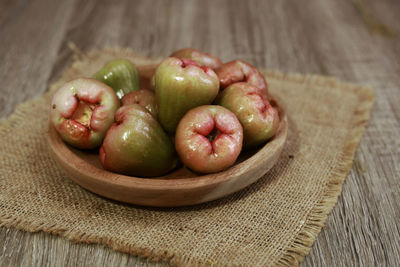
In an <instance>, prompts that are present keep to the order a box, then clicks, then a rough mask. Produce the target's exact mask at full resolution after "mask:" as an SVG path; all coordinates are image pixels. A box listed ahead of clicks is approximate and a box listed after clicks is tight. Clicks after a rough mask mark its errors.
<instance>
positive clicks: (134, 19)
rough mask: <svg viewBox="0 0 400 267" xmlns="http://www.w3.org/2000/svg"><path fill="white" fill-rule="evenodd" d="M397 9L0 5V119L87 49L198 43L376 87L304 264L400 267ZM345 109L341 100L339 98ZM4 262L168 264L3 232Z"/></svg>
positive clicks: (389, 3)
mask: <svg viewBox="0 0 400 267" xmlns="http://www.w3.org/2000/svg"><path fill="white" fill-rule="evenodd" d="M399 14H400V2H399V1H398V0H383V1H373V0H363V1H361V0H353V1H350V0H330V1H328V0H327V1H319V0H309V1H290V0H283V1H273V0H269V1H262V0H260V1H253V0H251V1H239V0H238V1H229V0H226V1H224V0H214V1H212V0H207V1H205V0H201V1H184V0H182V1H163V0H158V1H148V0H146V1H145V0H143V1H128V0H126V1H98V2H96V1H78V0H70V1H51V0H37V1H11V0H0V59H1V63H0V80H1V81H2V83H1V86H0V92H1V93H0V116H1V117H6V116H8V115H9V114H10V113H11V112H12V111H13V109H14V108H15V105H16V104H18V103H20V102H22V101H24V100H26V99H29V98H32V97H35V96H39V95H41V94H42V93H43V92H44V91H46V90H47V87H48V85H49V83H51V82H52V81H55V80H56V79H57V78H58V77H59V74H60V73H61V71H62V70H63V69H64V68H65V67H67V66H68V65H69V64H70V63H71V56H72V54H73V53H72V51H71V49H70V48H69V44H70V43H71V42H73V43H74V44H75V45H76V46H77V47H79V48H80V49H81V50H82V51H84V52H87V51H89V50H90V49H93V48H101V47H103V46H107V45H111V46H112V45H118V46H123V47H130V48H132V49H133V50H135V51H137V52H140V53H142V54H145V55H148V56H167V55H168V54H170V53H171V52H172V51H174V50H176V49H178V48H182V47H187V46H193V47H196V48H198V49H201V50H205V51H209V52H212V53H215V54H217V55H219V56H220V57H221V58H222V60H223V61H228V60H231V59H234V58H241V59H243V60H246V61H248V62H250V63H252V64H255V65H257V66H259V67H265V68H270V69H277V70H280V71H284V72H298V73H317V74H323V75H331V76H337V77H339V78H341V79H343V80H345V81H349V82H355V83H359V84H364V85H369V86H373V87H375V88H376V104H375V107H374V110H373V111H372V118H371V121H370V123H369V125H368V127H367V130H366V132H365V134H364V136H363V138H362V141H361V144H360V146H359V148H358V150H357V154H356V157H355V161H354V165H353V168H352V170H351V172H350V174H349V176H348V178H347V180H346V182H345V184H344V186H343V193H342V195H341V197H340V198H339V201H338V204H337V205H336V207H335V208H334V210H333V212H332V213H331V214H330V215H329V217H328V220H327V223H326V226H325V228H324V229H323V230H322V232H321V234H320V235H319V236H318V238H317V240H316V242H315V243H314V245H313V248H312V249H311V253H310V255H309V256H307V257H306V258H305V260H304V262H303V265H304V266H398V265H399V264H400V227H399V226H400V138H399V137H400V108H399V103H400V19H399ZM338 104H340V103H338ZM0 244H1V245H0V265H1V266H20V265H22V266H121V265H129V266H147V265H149V266H162V265H164V264H162V263H159V264H154V263H147V262H146V261H145V260H141V259H138V258H136V257H132V256H129V255H127V254H123V253H119V252H115V251H113V250H111V249H108V248H105V247H102V246H99V245H87V244H75V243H72V242H70V241H67V240H65V239H63V238H60V237H57V236H52V235H48V234H44V233H35V234H31V233H26V232H22V231H19V230H15V229H9V228H4V227H3V228H0Z"/></svg>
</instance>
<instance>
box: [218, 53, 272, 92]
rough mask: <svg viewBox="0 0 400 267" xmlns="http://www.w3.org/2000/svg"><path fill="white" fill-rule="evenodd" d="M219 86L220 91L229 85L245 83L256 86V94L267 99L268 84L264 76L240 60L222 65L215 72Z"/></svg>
mask: <svg viewBox="0 0 400 267" xmlns="http://www.w3.org/2000/svg"><path fill="white" fill-rule="evenodd" d="M215 72H216V73H217V75H218V79H219V82H220V86H221V91H222V90H223V89H225V88H226V87H228V86H229V85H231V84H234V83H237V82H247V83H249V84H251V85H254V86H256V87H257V88H258V89H257V91H258V93H259V94H261V95H262V96H263V97H264V98H268V84H267V82H266V81H265V78H264V76H263V75H262V74H261V73H260V72H259V71H258V70H257V69H256V68H255V67H254V66H252V65H250V64H249V63H247V62H244V61H242V60H234V61H231V62H228V63H225V64H223V65H222V66H221V67H219V68H218V69H216V70H215Z"/></svg>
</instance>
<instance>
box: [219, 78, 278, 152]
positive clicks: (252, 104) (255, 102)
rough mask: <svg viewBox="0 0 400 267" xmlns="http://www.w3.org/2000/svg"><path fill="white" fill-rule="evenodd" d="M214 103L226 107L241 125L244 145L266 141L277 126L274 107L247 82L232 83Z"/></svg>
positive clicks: (248, 146) (250, 145) (273, 133)
mask: <svg viewBox="0 0 400 267" xmlns="http://www.w3.org/2000/svg"><path fill="white" fill-rule="evenodd" d="M216 103H217V104H219V105H221V106H224V107H226V108H227V109H229V110H230V111H232V112H233V113H235V115H236V116H237V118H238V119H239V121H240V123H241V124H242V126H243V132H244V147H246V148H250V147H255V146H257V145H260V144H262V143H264V142H266V141H267V140H268V139H269V138H271V137H272V136H274V135H275V133H276V131H277V129H278V127H279V115H278V111H277V110H276V108H274V107H273V106H271V104H270V103H269V102H268V100H267V99H265V98H264V96H263V95H261V94H260V92H259V90H258V88H257V87H255V86H253V85H250V84H248V83H243V82H241V83H234V84H232V85H230V86H229V87H228V88H226V89H225V90H223V91H222V92H221V94H220V95H219V96H218V99H217V100H216Z"/></svg>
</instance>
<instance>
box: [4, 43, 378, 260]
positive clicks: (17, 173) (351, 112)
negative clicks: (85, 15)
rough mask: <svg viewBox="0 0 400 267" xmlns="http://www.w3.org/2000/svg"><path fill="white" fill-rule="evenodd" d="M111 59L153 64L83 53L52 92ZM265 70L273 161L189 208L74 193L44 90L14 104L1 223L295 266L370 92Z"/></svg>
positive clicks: (348, 154)
mask: <svg viewBox="0 0 400 267" xmlns="http://www.w3.org/2000/svg"><path fill="white" fill-rule="evenodd" d="M115 57H127V58H130V59H131V60H133V61H134V62H135V63H136V64H147V63H154V62H156V61H157V60H151V59H148V58H145V57H143V56H140V55H137V54H134V53H132V52H131V51H129V50H125V49H111V48H108V49H104V50H103V51H94V52H92V53H89V54H88V55H83V54H81V55H80V56H79V57H78V58H77V59H76V60H75V61H74V64H73V66H72V67H71V68H69V69H68V70H66V71H65V72H64V73H63V76H62V78H61V80H60V81H59V82H58V84H56V85H54V86H53V88H55V87H57V86H58V85H59V83H62V82H64V81H66V80H69V79H71V78H73V77H76V76H86V75H91V74H92V73H93V72H94V71H95V70H97V69H98V68H99V66H102V65H103V63H104V62H105V61H107V60H109V59H111V58H115ZM264 74H265V76H266V78H267V81H268V83H269V84H270V91H271V93H272V94H273V95H274V96H276V97H277V98H278V99H280V101H281V102H282V103H283V106H284V107H285V109H286V111H287V114H288V116H289V125H290V126H289V128H290V129H289V137H288V141H287V144H286V147H285V149H284V151H283V153H282V156H281V158H280V159H279V161H278V163H277V165H276V166H275V167H274V168H273V169H272V170H271V171H270V172H268V173H267V174H266V175H265V176H264V177H263V178H262V179H261V180H260V181H259V182H257V183H256V184H253V185H252V186H250V187H248V188H246V189H244V190H242V191H240V192H237V193H235V194H233V195H230V196H228V197H225V198H223V199H221V200H217V201H213V202H211V203H207V204H203V205H199V206H194V207H186V208H173V209H153V208H142V207H136V206H131V205H125V204H121V203H117V202H114V201H110V200H107V199H104V198H102V197H99V196H97V195H95V194H92V193H90V192H88V191H86V190H84V189H82V188H81V187H79V186H78V185H76V184H75V183H74V182H72V181H71V180H70V179H68V177H67V176H66V175H65V174H64V173H63V172H62V171H61V170H60V169H59V168H58V167H57V164H56V162H55V161H54V160H52V158H51V157H50V155H49V151H48V147H47V141H46V128H47V117H48V108H49V94H46V95H44V96H43V97H40V98H38V99H34V100H31V101H28V102H26V103H24V104H22V105H20V106H18V108H17V109H16V111H15V112H14V114H12V115H11V116H10V117H9V118H8V119H5V120H2V121H1V123H0V175H1V178H0V225H3V226H8V227H16V228H19V229H23V230H26V231H31V232H35V231H45V232H49V233H53V234H57V235H60V236H64V237H66V238H68V239H70V240H74V241H78V242H87V243H101V244H104V245H106V246H109V247H111V248H114V249H116V250H120V251H124V252H127V253H130V254H132V255H139V256H141V257H146V258H148V259H150V260H154V261H168V262H170V263H172V264H178V265H213V264H216V265H293V264H298V263H299V262H300V261H301V260H302V258H303V257H304V256H305V255H306V254H307V253H308V251H309V249H310V246H311V245H312V243H313V241H314V240H315V238H316V236H317V234H318V233H319V232H320V230H321V227H322V226H323V224H324V222H325V220H326V217H327V215H328V213H329V212H330V211H331V209H332V208H333V206H334V204H335V202H336V200H337V197H338V196H339V194H340V192H341V186H342V183H343V181H344V179H345V177H346V175H347V173H348V171H349V170H350V168H351V165H352V160H353V156H354V152H355V150H356V147H357V145H358V143H359V141H360V138H361V135H362V132H363V131H364V126H365V124H366V122H367V120H368V118H369V113H370V110H371V107H372V104H373V98H374V97H373V91H372V89H370V88H365V87H360V86H357V85H352V84H348V83H343V82H339V81H337V80H336V79H333V78H326V77H321V76H315V75H287V74H283V73H277V72H271V71H267V70H265V71H264Z"/></svg>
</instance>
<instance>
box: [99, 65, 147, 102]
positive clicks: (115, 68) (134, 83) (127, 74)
mask: <svg viewBox="0 0 400 267" xmlns="http://www.w3.org/2000/svg"><path fill="white" fill-rule="evenodd" d="M93 78H94V79H96V80H99V81H101V82H103V83H105V84H107V85H108V86H110V87H111V88H113V89H114V91H115V93H116V95H117V97H118V98H119V99H121V98H122V97H123V96H124V95H125V94H127V93H129V92H133V91H137V90H139V81H140V79H139V71H138V70H137V68H136V66H135V64H133V63H132V62H131V61H129V60H127V59H115V60H112V61H110V62H108V63H107V64H105V65H104V67H103V68H101V69H100V70H99V71H97V72H96V73H95V74H94V75H93Z"/></svg>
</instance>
